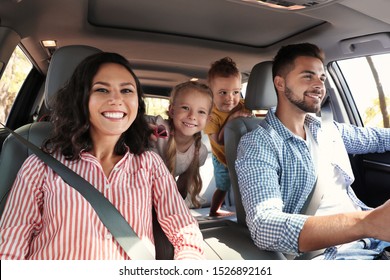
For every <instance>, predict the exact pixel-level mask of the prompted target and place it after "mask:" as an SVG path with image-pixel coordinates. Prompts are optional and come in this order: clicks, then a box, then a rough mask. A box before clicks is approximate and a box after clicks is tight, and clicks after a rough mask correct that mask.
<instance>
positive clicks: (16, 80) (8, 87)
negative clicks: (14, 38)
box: [0, 47, 32, 123]
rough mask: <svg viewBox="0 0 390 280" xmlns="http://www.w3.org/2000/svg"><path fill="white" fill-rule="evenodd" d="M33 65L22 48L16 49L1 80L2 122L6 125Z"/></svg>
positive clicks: (0, 108) (0, 106) (0, 116)
mask: <svg viewBox="0 0 390 280" xmlns="http://www.w3.org/2000/svg"><path fill="white" fill-rule="evenodd" d="M31 69H32V63H31V62H30V60H29V59H28V57H27V56H26V55H25V54H24V53H23V51H22V50H21V49H20V47H16V48H15V50H14V52H13V53H12V55H11V58H10V60H9V62H8V64H7V67H6V68H5V70H4V72H3V75H2V76H1V80H0V121H1V122H2V123H5V122H6V120H7V118H8V115H9V112H10V111H11V108H12V105H13V104H14V101H15V98H16V95H17V93H18V92H19V90H20V88H21V87H22V85H23V82H24V80H25V79H26V77H27V75H28V73H29V72H30V71H31Z"/></svg>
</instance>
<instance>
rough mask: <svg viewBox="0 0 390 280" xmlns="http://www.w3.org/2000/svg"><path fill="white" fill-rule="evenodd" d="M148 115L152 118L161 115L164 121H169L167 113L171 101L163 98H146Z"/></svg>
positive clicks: (150, 96) (149, 96)
mask: <svg viewBox="0 0 390 280" xmlns="http://www.w3.org/2000/svg"><path fill="white" fill-rule="evenodd" d="M144 101H145V107H146V114H147V115H151V116H157V115H160V116H162V117H163V118H164V119H168V115H167V111H168V107H169V99H168V98H164V97H161V96H154V95H148V96H145V98H144Z"/></svg>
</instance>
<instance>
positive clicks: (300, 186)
mask: <svg viewBox="0 0 390 280" xmlns="http://www.w3.org/2000/svg"><path fill="white" fill-rule="evenodd" d="M323 64H324V56H323V53H322V51H321V50H320V49H319V48H318V47H317V46H315V45H312V44H309V43H304V44H297V45H289V46H285V47H282V48H281V49H280V50H279V52H278V54H277V55H276V57H275V58H274V63H273V69H272V74H273V81H274V86H275V89H276V92H277V97H278V105H277V107H276V110H275V109H271V110H269V112H268V114H267V116H266V118H265V120H264V121H263V122H262V123H261V125H260V126H259V127H258V128H257V129H255V130H254V131H252V132H250V133H248V134H246V135H245V136H243V137H242V139H241V141H240V145H239V147H238V156H237V160H236V170H237V175H238V182H239V186H240V191H241V195H242V200H243V205H244V208H245V211H246V215H247V224H248V227H249V229H250V231H251V235H252V239H253V240H254V242H255V244H256V245H257V246H258V247H259V248H261V249H265V250H272V251H279V252H283V253H286V254H292V255H299V254H301V253H304V252H310V251H315V250H319V249H325V248H327V249H326V250H325V251H324V253H323V254H321V255H320V256H318V257H317V258H320V259H373V258H375V257H376V256H377V255H378V253H380V252H381V251H382V250H383V248H384V247H386V246H389V245H390V243H388V242H383V241H380V240H385V241H390V200H389V201H387V202H386V203H385V204H383V205H382V206H380V207H378V208H376V209H369V208H368V207H367V206H365V205H364V204H363V203H362V202H361V201H360V200H358V199H357V197H356V196H355V195H354V193H353V191H352V189H351V187H350V185H351V183H352V182H353V180H354V178H353V174H352V171H351V168H350V163H349V162H348V156H346V153H347V152H348V153H351V154H363V153H374V152H385V151H388V150H390V129H375V128H358V127H355V126H352V125H347V124H339V123H331V124H330V127H331V128H332V129H330V130H332V132H331V133H329V131H325V128H324V127H325V125H323V126H321V121H320V120H319V119H318V118H316V117H314V116H313V115H312V114H310V113H318V112H319V111H320V109H321V102H322V100H323V98H324V96H325V86H324V83H325V79H326V76H325V71H324V65H323ZM334 131H336V132H337V133H333V132H334ZM328 133H329V134H331V135H332V139H331V140H329V138H327V137H328V136H326V135H327V134H328ZM334 135H336V136H334ZM337 137H338V139H340V141H339V143H338V142H337ZM337 143H338V144H337ZM340 144H341V145H340ZM345 150H346V151H345ZM320 179H321V180H320ZM316 182H317V187H316V188H320V186H319V185H321V186H325V187H324V188H322V187H321V188H320V189H322V194H321V196H320V201H319V203H318V206H317V207H316V208H318V209H317V210H316V212H315V215H306V214H303V213H302V212H303V210H304V208H305V207H306V206H305V202H306V200H307V198H308V197H309V196H310V194H311V191H312V190H313V188H314V186H315V185H316ZM316 191H317V190H316ZM363 210H365V211H363ZM378 239H380V240H378ZM340 244H343V245H342V246H339V245H340ZM336 246H337V247H336Z"/></svg>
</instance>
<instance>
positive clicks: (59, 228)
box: [0, 53, 203, 260]
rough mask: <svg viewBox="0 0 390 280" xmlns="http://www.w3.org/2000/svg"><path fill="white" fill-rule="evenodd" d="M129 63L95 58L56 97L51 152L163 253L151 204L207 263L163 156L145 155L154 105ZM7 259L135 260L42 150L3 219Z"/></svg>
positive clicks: (174, 237)
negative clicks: (148, 106)
mask: <svg viewBox="0 0 390 280" xmlns="http://www.w3.org/2000/svg"><path fill="white" fill-rule="evenodd" d="M142 97H143V95H142V91H141V87H140V83H139V81H138V79H137V77H136V76H135V74H134V73H133V71H132V69H131V67H130V65H129V62H128V61H127V60H126V59H125V58H123V57H122V56H120V55H118V54H114V53H99V54H95V55H92V56H90V57H88V58H86V59H85V60H84V61H83V62H82V63H80V65H79V66H78V67H77V68H76V70H75V72H74V74H73V76H72V77H71V79H70V81H69V82H68V84H67V85H66V86H65V87H64V88H63V89H61V90H60V91H59V92H58V94H57V95H56V100H55V103H54V104H55V105H54V111H53V115H52V120H53V124H54V130H53V134H52V136H51V137H50V138H49V139H48V140H47V141H46V142H45V144H44V147H43V149H44V150H45V151H46V152H48V153H50V154H52V155H53V156H54V157H55V158H57V159H58V160H60V161H61V162H62V163H63V164H64V165H66V166H68V167H69V168H71V169H72V170H74V171H75V172H77V173H78V174H79V175H80V176H82V177H83V178H85V179H86V180H87V181H89V182H90V183H91V184H92V185H94V186H95V187H96V188H97V189H98V190H99V191H100V192H101V193H103V194H104V195H105V196H106V197H107V198H108V199H109V200H110V201H111V203H113V204H114V205H115V207H116V208H117V209H118V210H119V212H121V214H122V215H123V216H124V217H125V219H126V220H127V221H128V222H129V224H130V225H131V227H132V228H133V229H134V231H135V232H136V233H137V235H138V236H139V237H140V238H141V239H142V241H143V242H145V244H146V246H147V247H149V248H150V251H151V252H154V238H153V231H152V207H154V208H155V210H156V213H157V217H158V221H159V223H160V224H161V226H162V228H163V230H164V232H165V234H166V235H167V237H168V239H169V241H170V242H171V243H172V244H173V245H174V248H175V254H174V258H175V259H188V258H190V259H202V258H203V248H202V242H203V241H202V235H201V233H200V231H199V228H198V225H197V223H196V221H195V220H194V218H193V217H192V216H191V214H190V212H189V210H188V208H187V207H186V205H185V204H184V201H183V200H182V198H181V196H180V194H179V193H178V191H177V187H176V184H175V181H174V178H173V177H172V176H171V175H170V173H169V171H168V170H167V168H166V167H165V164H164V163H163V161H162V160H161V158H160V157H159V156H158V155H156V154H155V153H153V152H149V151H146V148H147V145H148V144H147V143H148V138H149V135H150V132H149V131H147V130H145V127H147V126H146V122H145V120H144V114H145V104H144V102H143V99H142ZM0 236H1V237H2V238H1V241H0V242H1V243H0V258H2V259H56V260H59V259H129V258H130V257H129V256H127V255H126V253H125V252H124V250H123V249H122V248H121V247H120V246H119V244H118V243H117V242H116V240H114V239H113V238H112V236H111V234H110V233H109V232H108V230H107V228H105V226H104V225H103V224H102V223H101V221H100V220H99V218H98V216H97V214H96V213H95V211H94V210H93V209H92V207H91V206H90V204H89V203H88V202H87V201H86V200H85V199H84V198H83V197H82V196H81V195H80V194H79V193H78V192H77V191H76V190H74V189H73V188H72V187H70V186H68V185H67V184H66V183H65V182H64V181H63V180H62V179H61V178H60V177H59V176H58V175H57V174H55V173H54V172H53V171H52V170H51V169H50V168H49V167H48V166H46V165H45V164H44V163H43V162H42V161H41V160H39V159H38V158H37V157H36V156H35V155H32V156H30V157H29V158H28V159H27V160H26V162H25V163H24V164H23V166H22V168H21V170H20V171H19V174H18V176H17V179H16V180H15V183H14V186H13V188H12V190H11V193H10V195H9V198H8V201H7V205H6V208H5V210H4V214H3V216H2V220H1V221H0Z"/></svg>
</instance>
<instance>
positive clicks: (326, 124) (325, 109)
mask: <svg viewBox="0 0 390 280" xmlns="http://www.w3.org/2000/svg"><path fill="white" fill-rule="evenodd" d="M332 125H333V112H332V108H331V107H330V98H327V99H326V100H325V101H324V103H323V105H322V106H321V126H322V130H323V131H326V132H327V133H330V132H331V129H332V127H331V126H332ZM319 184H320V185H323V184H321V183H319V182H318V176H317V178H316V182H315V184H314V188H313V190H312V191H311V192H310V194H309V196H308V198H307V199H306V202H305V204H304V205H303V207H302V210H301V214H304V215H310V216H313V215H314V214H315V213H316V211H317V210H318V208H319V207H320V203H321V199H322V195H323V187H324V186H322V187H320V186H318V185H319ZM324 251H325V249H321V250H315V251H309V252H306V253H303V254H302V255H300V256H298V257H295V258H293V259H295V260H311V259H313V258H314V257H317V256H319V255H321V254H322V253H323V252H324Z"/></svg>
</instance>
